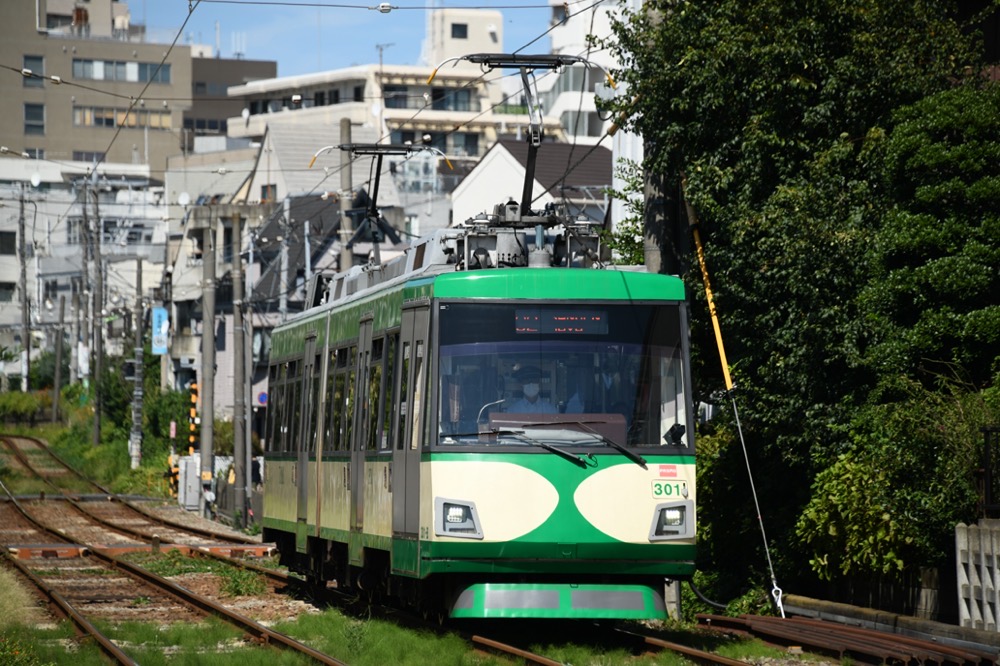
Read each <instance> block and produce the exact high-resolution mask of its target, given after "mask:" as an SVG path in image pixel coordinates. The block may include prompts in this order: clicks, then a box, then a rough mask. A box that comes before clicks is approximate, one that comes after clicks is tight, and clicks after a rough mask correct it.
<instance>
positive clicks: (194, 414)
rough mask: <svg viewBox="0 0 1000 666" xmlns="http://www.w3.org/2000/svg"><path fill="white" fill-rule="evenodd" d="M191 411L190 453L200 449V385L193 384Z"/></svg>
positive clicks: (189, 428)
mask: <svg viewBox="0 0 1000 666" xmlns="http://www.w3.org/2000/svg"><path fill="white" fill-rule="evenodd" d="M190 390H191V409H190V412H189V416H188V453H191V454H193V453H194V452H195V451H196V450H197V449H198V425H199V423H200V420H199V418H198V383H197V382H191V386H190Z"/></svg>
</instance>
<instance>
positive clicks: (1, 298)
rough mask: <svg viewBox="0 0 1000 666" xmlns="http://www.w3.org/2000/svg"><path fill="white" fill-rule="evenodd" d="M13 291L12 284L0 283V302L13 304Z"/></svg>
mask: <svg viewBox="0 0 1000 666" xmlns="http://www.w3.org/2000/svg"><path fill="white" fill-rule="evenodd" d="M14 289H15V286H14V283H13V282H0V302H3V303H13V302H14Z"/></svg>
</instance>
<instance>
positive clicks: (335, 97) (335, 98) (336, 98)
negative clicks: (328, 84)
mask: <svg viewBox="0 0 1000 666" xmlns="http://www.w3.org/2000/svg"><path fill="white" fill-rule="evenodd" d="M330 104H340V91H339V90H331V91H330Z"/></svg>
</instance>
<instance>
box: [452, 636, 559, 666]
mask: <svg viewBox="0 0 1000 666" xmlns="http://www.w3.org/2000/svg"><path fill="white" fill-rule="evenodd" d="M470 640H471V641H472V642H473V643H475V644H476V645H482V646H484V647H488V648H490V649H491V650H496V651H497V652H502V653H504V654H509V655H513V656H515V657H520V658H521V659H524V660H525V661H527V662H530V663H532V664H539V665H540V666H564V664H563V663H562V662H561V661H556V660H555V659H549V658H548V657H543V656H541V655H538V654H535V653H534V652H528V651H527V650H522V649H521V648H516V647H514V646H513V645H508V644H507V643H501V642H500V641H495V640H493V639H491V638H485V637H484V636H473V637H472V638H471V639H470Z"/></svg>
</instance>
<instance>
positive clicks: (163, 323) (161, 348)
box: [152, 308, 170, 356]
mask: <svg viewBox="0 0 1000 666" xmlns="http://www.w3.org/2000/svg"><path fill="white" fill-rule="evenodd" d="M152 333H153V344H152V348H153V353H154V354H156V355H158V356H162V355H164V354H166V353H167V341H168V339H169V334H170V316H169V315H168V314H167V309H166V308H153V331H152Z"/></svg>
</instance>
